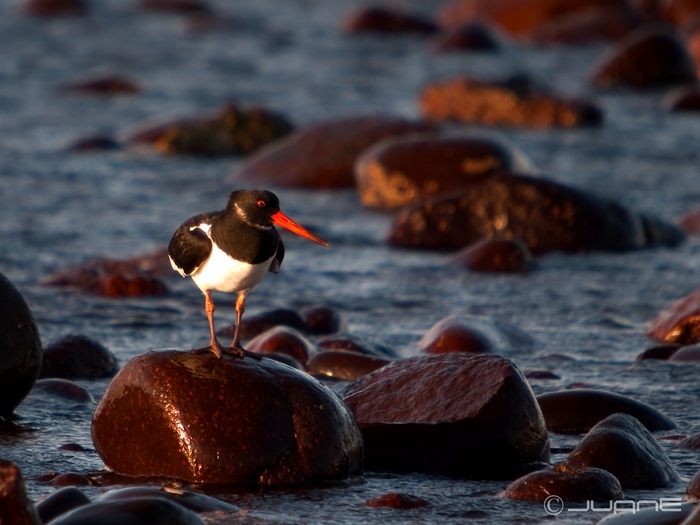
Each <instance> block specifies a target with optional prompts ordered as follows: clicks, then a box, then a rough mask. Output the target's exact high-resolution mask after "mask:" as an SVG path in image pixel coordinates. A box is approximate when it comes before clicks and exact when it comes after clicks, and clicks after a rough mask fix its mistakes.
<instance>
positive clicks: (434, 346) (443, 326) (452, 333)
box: [418, 317, 494, 354]
mask: <svg viewBox="0 0 700 525" xmlns="http://www.w3.org/2000/svg"><path fill="white" fill-rule="evenodd" d="M418 347H419V348H420V349H421V350H422V351H423V352H427V353H429V354H446V353H449V352H471V353H477V354H478V353H485V352H490V351H492V350H493V349H494V348H493V344H492V343H491V341H489V339H488V337H487V336H486V335H484V334H482V333H481V332H480V331H479V330H478V329H476V328H474V327H472V326H469V323H468V322H467V321H465V320H464V319H461V318H459V317H447V318H445V319H442V320H441V321H438V322H437V323H435V324H434V325H433V326H432V327H431V328H430V330H428V331H427V332H426V334H425V335H424V336H423V338H422V339H421V340H420V341H419V342H418Z"/></svg>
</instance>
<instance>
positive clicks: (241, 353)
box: [221, 344, 262, 361]
mask: <svg viewBox="0 0 700 525" xmlns="http://www.w3.org/2000/svg"><path fill="white" fill-rule="evenodd" d="M221 351H222V352H223V353H224V354H228V355H232V356H233V357H238V358H239V359H244V358H246V357H250V358H252V359H255V360H256V361H260V360H262V356H261V355H260V354H256V353H255V352H249V351H248V350H246V349H245V348H243V347H242V346H241V345H240V344H238V345H235V346H234V345H231V346H229V347H222V348H221Z"/></svg>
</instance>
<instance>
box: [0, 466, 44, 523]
mask: <svg viewBox="0 0 700 525" xmlns="http://www.w3.org/2000/svg"><path fill="white" fill-rule="evenodd" d="M0 523H2V524H7V525H40V524H41V520H40V519H39V515H38V514H37V512H36V509H35V508H34V505H33V504H32V502H31V500H30V499H29V498H28V497H27V491H26V487H25V485H24V478H23V476H22V472H21V471H20V470H19V468H18V467H17V465H15V464H14V463H12V462H11V461H6V460H4V459H0Z"/></svg>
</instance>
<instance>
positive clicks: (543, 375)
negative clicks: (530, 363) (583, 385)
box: [525, 370, 561, 381]
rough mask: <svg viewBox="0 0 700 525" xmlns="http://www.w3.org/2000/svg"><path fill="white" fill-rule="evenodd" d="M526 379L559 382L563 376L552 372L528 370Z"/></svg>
mask: <svg viewBox="0 0 700 525" xmlns="http://www.w3.org/2000/svg"><path fill="white" fill-rule="evenodd" d="M525 378H526V379H528V380H530V379H546V380H554V381H556V380H559V379H561V376H558V375H557V374H555V373H554V372H552V371H551V370H527V371H525Z"/></svg>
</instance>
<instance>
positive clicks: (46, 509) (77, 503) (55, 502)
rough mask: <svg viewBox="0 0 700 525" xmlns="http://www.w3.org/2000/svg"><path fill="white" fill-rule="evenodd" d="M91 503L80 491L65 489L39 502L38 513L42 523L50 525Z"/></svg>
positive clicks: (71, 488) (73, 488)
mask: <svg viewBox="0 0 700 525" xmlns="http://www.w3.org/2000/svg"><path fill="white" fill-rule="evenodd" d="M90 503H91V501H90V498H88V497H87V496H86V495H85V493H84V492H83V491H81V490H80V489H78V488H75V487H64V488H62V489H59V490H57V491H56V492H54V493H53V494H51V495H49V496H47V497H46V498H44V499H43V500H41V501H39V502H37V504H36V511H37V512H38V513H39V517H40V518H41V522H42V523H48V522H50V521H51V520H52V519H54V518H57V517H58V516H61V515H62V514H65V513H66V512H69V511H71V510H73V509H76V508H78V507H82V506H83V505H88V504H90Z"/></svg>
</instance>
